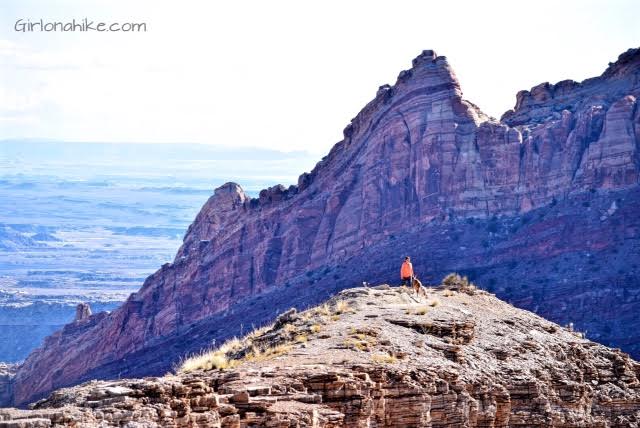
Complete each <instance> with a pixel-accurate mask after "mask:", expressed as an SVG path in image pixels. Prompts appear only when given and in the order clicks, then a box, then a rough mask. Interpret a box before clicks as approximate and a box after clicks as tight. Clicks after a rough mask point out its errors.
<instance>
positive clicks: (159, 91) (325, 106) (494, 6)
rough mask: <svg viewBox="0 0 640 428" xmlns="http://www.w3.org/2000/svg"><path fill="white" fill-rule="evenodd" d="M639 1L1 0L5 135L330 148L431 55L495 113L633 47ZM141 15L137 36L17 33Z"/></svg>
mask: <svg viewBox="0 0 640 428" xmlns="http://www.w3.org/2000/svg"><path fill="white" fill-rule="evenodd" d="M639 16H640V1H638V0H629V1H626V0H618V1H616V0H608V1H602V0H598V1H585V0H581V1H557V0H556V1H540V0H538V1H530V2H524V1H488V0H485V1H478V0H476V1H468V2H462V1H459V2H456V1H446V2H445V1H438V2H435V1H426V0H422V1H401V0H395V1H384V2H383V1H371V0H369V1H347V0H340V1H328V0H323V1H316V2H309V1H299V0H298V1H286V2H285V1H277V0H269V1H264V0H260V1H251V2H250V1H233V2H232V1H225V2H222V1H221V2H216V1H159V0H153V1H131V0H129V1H114V0H105V1H97V0H67V1H64V0H58V1H55V2H53V1H45V0H41V1H34V0H26V1H25V0H8V1H7V0H4V1H2V2H0V140H1V139H5V138H46V139H60V140H73V141H116V142H120V141H138V142H182V141H190V142H202V143H211V144H221V145H229V146H239V145H242V146H259V147H271V148H277V149H285V150H309V151H313V152H318V153H321V152H325V151H327V150H328V149H329V148H330V147H331V146H332V145H333V144H334V143H335V142H337V141H338V140H340V139H341V137H342V130H343V128H344V127H345V126H346V125H347V124H348V123H349V121H350V119H351V118H352V117H354V116H355V115H356V114H357V113H358V111H359V110H360V109H361V108H362V107H363V106H364V105H365V104H366V103H367V102H368V101H370V100H371V99H372V98H373V96H374V95H375V93H376V90H377V88H378V86H380V85H382V84H385V83H391V84H392V83H394V82H395V80H396V77H397V75H398V73H399V72H400V71H401V70H403V69H407V68H409V67H410V65H411V60H412V59H413V58H414V57H415V56H417V55H418V54H419V53H420V52H421V51H422V50H423V49H434V50H435V51H436V52H437V53H438V54H439V55H446V56H447V57H448V59H449V62H450V64H451V65H452V66H453V68H454V70H455V71H456V74H457V76H458V79H459V80H460V83H461V85H462V90H463V92H464V96H465V98H467V99H469V100H470V101H472V102H474V103H476V104H478V105H479V106H480V108H482V109H483V110H484V111H485V112H486V113H488V114H491V115H493V116H496V117H499V116H500V115H501V114H502V113H503V112H504V111H505V110H507V109H509V108H512V107H513V105H514V103H515V94H516V92H517V91H519V90H521V89H529V88H531V87H532V86H534V85H536V84H538V83H540V82H543V81H551V82H555V81H559V80H563V79H568V78H571V79H574V80H583V79H585V78H587V77H591V76H595V75H599V74H600V73H602V71H603V70H604V69H605V68H606V66H607V63H608V62H610V61H614V60H615V59H616V58H617V56H618V55H619V54H620V53H622V52H623V51H625V50H626V49H628V48H631V47H637V46H639V45H640V25H638V17H639ZM85 17H86V18H88V19H89V20H93V21H95V22H98V21H105V22H109V23H111V22H120V23H122V22H144V23H146V24H147V32H143V33H113V32H104V33H98V32H90V33H81V32H75V33H70V32H69V33H52V32H31V33H25V32H16V31H14V25H15V22H16V21H17V20H18V19H24V20H31V21H32V22H35V21H38V20H39V19H41V18H42V19H43V20H45V21H70V20H71V19H73V18H75V19H76V20H82V19H83V18H85Z"/></svg>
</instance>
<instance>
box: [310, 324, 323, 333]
mask: <svg viewBox="0 0 640 428" xmlns="http://www.w3.org/2000/svg"><path fill="white" fill-rule="evenodd" d="M320 331H322V326H321V325H320V324H314V325H312V326H311V333H316V334H317V333H320Z"/></svg>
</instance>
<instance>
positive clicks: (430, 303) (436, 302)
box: [428, 299, 440, 308]
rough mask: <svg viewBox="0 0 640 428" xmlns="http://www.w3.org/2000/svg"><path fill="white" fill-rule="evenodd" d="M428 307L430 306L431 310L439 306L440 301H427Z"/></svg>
mask: <svg viewBox="0 0 640 428" xmlns="http://www.w3.org/2000/svg"><path fill="white" fill-rule="evenodd" d="M428 305H429V306H431V307H432V308H435V307H436V306H438V305H440V300H438V299H431V300H429V303H428Z"/></svg>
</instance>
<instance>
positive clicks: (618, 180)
mask: <svg viewBox="0 0 640 428" xmlns="http://www.w3.org/2000/svg"><path fill="white" fill-rule="evenodd" d="M639 75H640V51H639V50H637V49H636V50H630V51H628V52H627V53H625V54H623V55H621V56H620V58H619V60H618V61H617V62H616V63H614V64H612V65H610V66H609V68H608V69H607V70H606V71H605V73H604V74H603V75H602V76H600V77H596V78H593V79H589V80H587V81H584V82H582V83H576V82H571V81H565V82H560V83H558V84H556V85H550V84H543V85H539V86H536V87H534V88H532V90H531V91H523V92H520V93H519V94H518V96H517V104H516V107H515V109H514V110H513V111H510V112H508V113H506V114H505V115H504V116H503V118H502V120H501V121H500V122H499V121H497V120H495V119H492V118H489V117H487V116H486V115H484V114H483V113H482V112H481V111H480V110H479V109H478V108H477V107H476V106H475V105H473V104H472V103H470V102H468V101H465V100H464V99H463V98H462V93H461V90H460V85H459V83H458V81H457V79H456V77H455V75H454V73H453V71H452V70H451V68H450V66H449V64H448V63H447V60H446V58H445V57H439V56H436V54H435V53H434V52H433V51H424V52H423V53H422V54H421V55H420V56H418V57H417V58H416V59H415V60H414V61H413V67H412V68H411V69H410V70H406V71H403V72H402V73H400V75H399V77H398V81H397V82H396V84H395V85H394V86H388V85H384V86H381V87H380V89H379V90H378V93H377V95H376V97H375V99H374V100H373V101H371V102H370V103H369V104H368V105H367V106H365V108H364V109H363V110H362V111H361V112H360V113H359V114H358V115H357V116H356V117H355V118H354V119H353V120H352V122H351V123H350V124H349V125H348V126H347V128H346V129H345V131H344V139H343V140H342V141H341V142H339V143H337V144H336V145H335V146H334V147H333V149H332V150H331V151H330V153H329V154H328V155H327V156H326V157H325V158H323V159H322V160H321V161H320V162H319V163H318V164H317V166H316V167H315V168H314V170H313V171H311V172H310V173H305V174H303V175H302V176H300V179H299V182H298V185H297V186H291V187H289V188H285V187H283V186H275V187H272V188H269V189H266V190H263V191H262V192H261V193H260V196H259V198H257V199H251V198H249V197H248V196H247V195H246V194H245V193H244V192H243V190H242V188H241V187H240V186H239V185H237V184H233V183H227V184H225V185H223V186H221V187H220V188H218V189H216V190H215V193H214V195H213V196H212V197H211V198H210V199H209V200H208V201H207V202H206V203H205V205H204V206H203V208H202V210H201V211H200V213H199V214H198V216H197V217H196V219H195V221H194V223H193V224H192V225H191V226H190V228H189V230H188V232H187V234H186V236H185V238H184V243H183V245H182V247H181V248H180V250H179V251H178V254H177V256H176V258H175V260H174V262H173V263H171V264H167V265H165V266H163V267H162V268H161V269H160V270H158V271H157V272H156V273H155V274H153V275H151V276H150V277H149V278H147V280H146V281H145V283H144V285H143V287H142V288H141V290H140V291H139V292H138V293H136V294H133V295H132V296H131V297H130V298H129V299H128V301H127V302H126V303H125V304H124V305H123V306H122V307H121V308H119V309H118V310H116V311H114V312H113V313H111V314H108V315H105V314H98V315H94V316H92V317H90V318H89V319H88V320H82V321H79V322H76V323H75V324H72V325H69V326H67V327H65V328H64V329H63V330H62V331H60V332H58V333H56V334H54V335H53V336H51V337H49V338H48V339H47V340H46V342H45V344H44V345H43V346H42V347H41V348H40V349H38V350H36V351H34V352H33V353H32V355H31V356H30V357H29V358H28V359H27V360H26V361H25V363H24V364H23V365H22V367H21V368H20V370H19V372H18V374H17V376H16V383H15V385H14V394H15V396H14V401H15V403H16V404H23V403H26V402H28V401H30V400H33V399H34V398H37V397H40V396H42V395H43V394H45V393H46V392H48V391H51V390H52V389H55V388H58V387H62V386H66V385H71V384H74V383H77V382H78V381H81V380H85V379H90V378H110V377H118V376H121V375H123V376H124V375H127V376H131V375H144V374H159V373H164V372H165V371H166V370H167V369H168V368H170V367H171V364H172V363H174V362H175V361H176V360H177V359H178V358H179V357H180V356H181V355H184V354H185V353H187V352H192V351H194V350H197V349H199V348H201V347H203V346H206V345H207V344H208V343H210V341H211V340H213V339H220V338H222V337H225V336H229V335H231V334H236V333H238V332H239V331H240V330H241V329H243V328H245V327H248V326H250V325H251V324H260V323H261V322H264V321H265V320H267V319H269V318H271V317H273V315H274V314H275V313H277V312H278V311H279V310H282V309H284V308H286V307H288V306H291V305H297V306H304V305H307V304H311V303H313V302H316V301H319V300H321V299H323V298H324V297H325V296H326V295H327V294H328V293H332V292H335V291H336V290H338V289H341V288H345V287H349V286H353V285H354V284H357V283H360V282H361V281H363V280H364V281H366V280H370V279H371V278H375V279H377V280H393V279H395V277H396V276H397V275H396V271H397V269H398V266H399V261H400V260H401V257H402V256H403V255H405V253H409V254H411V255H413V256H414V258H415V259H416V263H415V267H416V270H417V272H418V273H419V274H420V275H421V276H422V277H423V279H426V280H427V281H428V280H429V279H435V278H436V277H438V276H439V275H442V274H443V273H445V272H447V271H450V270H461V269H462V270H465V269H466V270H467V271H468V273H469V274H471V275H472V276H474V277H475V279H476V281H477V282H478V283H479V284H480V285H484V286H487V287H488V288H490V289H492V290H493V291H495V292H496V293H497V294H498V295H501V296H503V297H506V298H507V299H510V300H512V301H514V302H515V303H516V304H519V305H520V306H524V307H527V308H531V309H534V310H536V311H538V312H539V313H541V314H543V315H545V316H548V317H550V318H553V319H555V320H557V321H560V322H563V321H565V320H566V317H567V316H569V317H571V318H570V320H572V321H575V322H576V324H577V325H578V326H579V327H583V328H587V327H588V328H589V329H590V330H591V331H592V332H593V331H595V332H596V335H597V334H600V335H601V336H598V337H596V338H597V339H600V340H601V341H603V342H612V341H614V342H615V341H618V344H619V346H622V347H623V348H625V346H626V348H625V349H627V350H629V351H632V352H634V351H636V350H637V349H636V348H634V346H637V343H638V340H637V339H638V338H639V337H638V333H637V331H638V329H637V327H640V320H638V319H634V318H636V317H634V316H633V315H632V314H633V313H635V312H634V311H637V310H638V309H639V308H640V297H639V296H640V279H639V278H640V273H639V270H638V269H639V268H638V266H637V264H635V263H634V260H635V262H637V261H639V260H640V243H639V242H640V241H639V237H640V221H639V220H638V218H637V210H638V209H640V193H639V192H638V180H639V175H638V174H639V170H640V160H639V152H638V149H639V145H640V140H639V136H640V109H638V108H637V100H636V99H637V98H638V96H640V78H639ZM594 260H595V261H594ZM595 267H599V270H598V271H592V270H591V269H592V268H595ZM583 269H584V270H583ZM515 279H517V281H515ZM512 283H518V284H523V285H522V286H519V288H518V289H513V287H512V285H511V284H512ZM603 285H606V286H603ZM594 293H598V294H597V295H596V294H594ZM612 301H615V302H617V303H619V304H620V308H622V309H621V310H613V309H612V307H611V305H609V303H610V302H612ZM603 303H604V305H603ZM609 321H610V322H609ZM605 323H607V324H605ZM620 325H624V326H625V327H624V328H629V329H632V330H630V331H632V333H629V334H628V332H627V331H626V330H624V331H623V330H622V329H621V328H619V326H620ZM592 326H593V329H592ZM598 326H599V327H598ZM606 326H608V329H607V328H605V327H606ZM598 329H599V330H598ZM630 334H631V335H630ZM625 340H628V342H627V343H625ZM634 343H635V345H634Z"/></svg>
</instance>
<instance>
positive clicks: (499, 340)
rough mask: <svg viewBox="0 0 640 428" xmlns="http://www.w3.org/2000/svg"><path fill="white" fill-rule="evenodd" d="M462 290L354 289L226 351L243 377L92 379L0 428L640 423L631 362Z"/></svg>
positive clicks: (233, 371) (4, 420)
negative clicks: (416, 292)
mask: <svg viewBox="0 0 640 428" xmlns="http://www.w3.org/2000/svg"><path fill="white" fill-rule="evenodd" d="M456 289H458V290H460V292H456V291H451V289H449V288H442V287H441V288H440V289H439V290H436V291H433V290H430V291H429V292H428V293H427V295H426V296H425V297H422V296H420V297H417V296H415V295H414V293H413V292H412V291H411V292H409V291H408V290H405V289H397V288H396V289H393V288H389V287H388V286H380V287H374V288H356V289H349V290H345V291H343V292H342V293H340V294H339V295H338V296H336V297H335V298H333V299H332V300H331V301H329V302H328V304H326V305H324V306H321V307H318V308H314V309H311V310H309V311H306V312H303V313H297V312H296V311H289V312H287V313H286V314H283V315H282V316H281V317H280V318H279V319H278V321H277V322H276V323H275V324H274V325H273V326H272V327H270V328H266V329H263V330H262V331H260V332H259V333H255V334H252V335H250V336H249V337H248V338H246V339H244V340H243V341H241V342H240V343H238V344H236V345H234V346H228V347H227V348H228V349H229V350H228V353H227V355H228V356H229V358H230V359H232V361H234V364H235V366H234V367H233V368H230V369H225V370H210V371H202V370H201V369H198V366H195V367H191V371H190V372H188V373H179V374H176V375H167V376H165V377H160V378H146V379H138V380H120V381H111V382H96V381H94V382H89V383H87V384H85V385H82V386H80V387H74V388H70V389H65V390H60V391H57V392H55V393H54V394H52V395H51V396H50V397H49V398H47V399H46V400H42V401H40V402H38V403H36V404H35V406H33V410H29V411H18V410H13V409H6V410H0V427H3V426H21V427H25V428H29V427H39V426H76V427H84V426H87V427H88V426H104V427H109V426H145V427H155V426H162V427H169V426H172V427H242V426H253V427H369V426H377V427H405V428H408V427H462V426H465V427H516V426H526V427H631V426H636V425H637V424H638V423H639V422H640V364H639V363H637V362H635V361H633V360H632V359H630V358H629V356H628V355H626V354H624V353H622V352H620V351H616V350H611V349H608V348H606V347H604V346H601V345H598V344H596V343H593V342H590V341H588V340H586V339H583V338H582V337H580V335H576V334H575V333H572V332H570V331H568V330H565V329H563V328H561V327H560V326H558V325H556V324H553V323H551V322H549V321H546V320H544V319H543V318H540V317H538V316H535V315H534V314H532V313H529V312H526V311H522V310H518V309H516V308H514V307H512V306H510V305H507V304H505V303H504V302H502V301H500V300H498V299H496V298H495V297H493V296H491V295H489V294H488V293H486V292H484V291H473V290H472V289H469V288H466V289H464V288H459V287H458V288H456ZM256 348H258V349H259V350H260V353H258V354H256ZM276 350H277V351H276ZM201 363H203V364H206V361H205V362H201ZM18 424H21V425H18Z"/></svg>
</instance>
